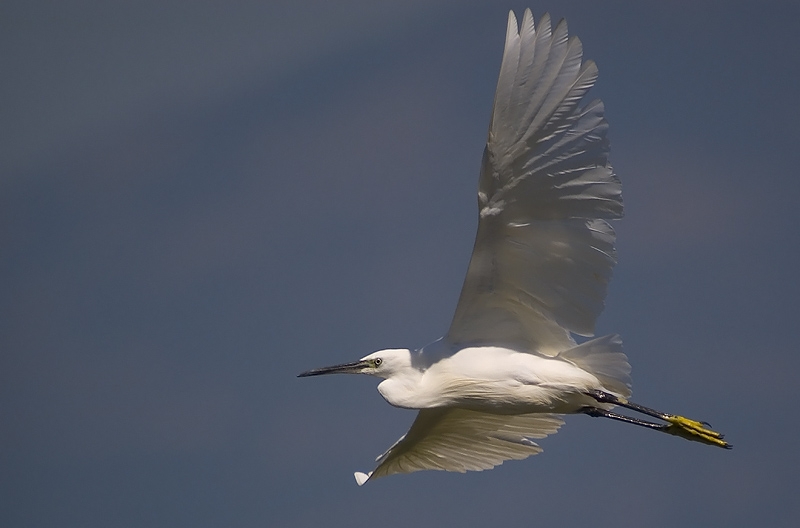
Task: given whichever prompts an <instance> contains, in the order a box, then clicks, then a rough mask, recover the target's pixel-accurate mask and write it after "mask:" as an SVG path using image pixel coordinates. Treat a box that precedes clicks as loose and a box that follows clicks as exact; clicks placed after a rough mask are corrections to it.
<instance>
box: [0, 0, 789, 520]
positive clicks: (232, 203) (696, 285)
mask: <svg viewBox="0 0 800 528" xmlns="http://www.w3.org/2000/svg"><path fill="white" fill-rule="evenodd" d="M798 5H800V4H797V3H796V2H789V1H786V2H761V3H758V4H756V3H754V2H748V3H744V2H730V1H725V2H659V3H656V2H614V1H603V2H562V1H556V0H552V1H549V2H540V3H537V4H534V5H531V6H530V7H532V8H533V10H534V14H535V15H536V17H537V19H538V17H539V16H541V14H542V13H543V12H545V11H549V12H550V13H551V14H552V15H553V17H554V18H555V19H558V18H561V17H566V18H567V20H568V21H569V27H570V33H571V34H577V35H579V36H580V37H581V39H582V40H583V43H584V50H585V57H587V58H592V59H594V60H595V61H596V62H597V64H598V65H599V68H600V79H599V83H598V85H597V87H596V88H595V89H594V90H593V93H594V95H595V96H599V97H602V99H603V100H604V101H605V103H606V108H607V116H608V119H609V121H610V123H611V129H610V138H611V141H612V157H611V159H612V162H613V163H614V167H615V169H616V171H617V173H618V174H619V176H620V178H621V179H622V182H623V189H624V191H623V193H624V199H625V204H626V218H625V219H624V220H623V221H621V222H618V223H616V225H615V227H616V228H617V231H618V235H619V241H618V249H619V257H620V262H619V265H618V266H617V268H616V269H615V277H614V280H613V282H612V284H611V287H610V293H609V297H608V299H607V303H606V310H605V312H604V314H603V315H602V316H601V319H600V321H599V328H598V333H600V334H603V333H611V332H619V333H620V334H621V335H622V336H623V339H624V341H625V345H626V351H627V353H628V355H629V357H630V359H631V363H632V364H633V368H634V370H633V374H634V395H635V396H636V401H640V402H642V403H644V404H646V405H651V406H654V407H656V408H661V409H664V410H667V411H670V412H676V413H682V414H686V415H688V416H690V417H695V418H698V419H705V420H708V421H710V422H711V423H712V424H713V425H714V426H715V427H716V428H717V429H719V430H721V431H723V432H725V433H727V435H728V438H729V439H730V441H731V442H732V443H733V444H734V445H735V448H734V450H733V451H723V450H721V449H715V448H712V447H707V446H703V445H700V444H695V443H690V442H686V441H684V440H682V439H679V438H675V437H670V436H668V435H660V434H656V433H653V432H650V431H646V430H640V429H639V428H634V427H630V426H626V425H624V424H618V423H612V422H610V421H602V420H598V419H592V418H589V417H586V416H575V417H569V418H568V419H567V424H566V426H565V427H563V428H562V430H561V432H560V433H559V434H558V435H555V436H552V437H550V438H547V439H545V440H543V441H542V442H541V444H542V446H543V447H544V449H545V452H544V453H543V454H542V455H539V456H536V457H532V458H530V459H528V460H526V461H523V462H508V463H506V464H505V465H503V466H500V467H498V468H496V469H495V470H493V471H488V472H482V473H469V474H466V475H459V474H451V473H439V472H426V473H417V474H414V475H401V476H395V477H390V478H387V479H381V480H378V481H376V482H371V483H370V484H369V485H367V486H365V487H363V488H358V487H357V486H356V484H355V482H354V480H353V477H352V472H353V471H354V470H368V469H371V467H372V463H373V462H372V461H373V458H374V457H375V456H376V455H378V454H379V453H381V452H382V451H383V450H384V449H385V448H386V447H388V446H389V444H390V443H391V442H393V441H394V440H395V439H396V438H397V437H398V436H400V435H401V434H402V433H404V432H405V430H406V428H407V426H408V425H409V424H410V422H411V420H412V419H413V416H414V413H413V412H410V411H403V410H398V409H394V408H392V407H390V406H389V405H388V404H386V403H385V402H384V401H383V400H382V399H381V398H380V396H379V395H378V393H377V392H376V391H375V386H376V383H377V380H375V379H373V378H367V377H363V378H362V377H343V376H341V377H329V378H317V379H297V378H296V377H295V375H296V374H297V373H299V372H301V371H303V370H306V369H309V368H312V367H319V366H324V365H328V364H332V363H338V362H343V361H350V360H354V359H357V358H359V357H361V356H363V355H365V354H367V353H370V352H372V351H373V350H376V349H379V348H387V347H398V346H404V347H405V346H408V347H418V346H421V345H423V344H425V343H427V342H429V341H431V340H433V339H435V338H437V337H439V336H440V335H441V334H442V333H443V332H444V331H445V330H446V328H447V325H448V324H449V322H450V318H451V316H452V313H453V309H454V307H455V302H456V299H457V296H458V293H459V290H460V287H461V282H462V280H463V276H464V273H465V270H466V265H467V260H468V258H469V254H470V251H471V248H472V243H473V236H474V230H475V226H476V213H477V211H476V203H475V192H476V187H477V176H478V168H479V161H480V156H481V150H482V147H483V143H484V140H485V136H486V129H487V126H488V120H489V112H490V107H491V102H492V97H493V92H494V87H495V82H496V76H497V73H498V70H499V65H500V58H501V55H502V49H503V38H504V33H505V24H506V16H507V11H508V9H510V8H513V9H515V10H516V11H517V13H521V11H522V9H523V8H524V7H527V6H526V4H523V3H519V2H513V3H507V2H498V1H470V2H456V1H450V2H430V1H423V0H419V1H415V2H409V1H404V2H399V1H398V2H387V1H374V0H372V1H366V2H360V1H345V2H328V1H281V2H274V1H272V2H270V1H263V0H262V1H258V2H255V1H253V2H202V3H201V2H176V1H166V0H158V1H150V0H146V1H143V0H136V1H122V2H92V1H67V2H38V1H30V0H29V1H10V0H7V1H5V2H3V3H2V5H0V65H2V68H1V69H2V74H1V75H0V97H1V98H0V100H2V104H0V351H1V352H0V354H1V355H0V497H2V500H0V525H2V526H7V527H23V526H25V527H27V526H31V527H40V526H41V527H45V526H47V527H50V526H58V527H110V526H114V527H139V526H142V527H145V526H146V527H151V526H186V527H212V526H213V527H218V526H242V527H250V526H287V527H288V526H292V527H294V526H327V527H353V526H383V527H387V528H388V527H407V526H499V525H515V526H534V525H536V526H544V525H556V526H562V525H563V526H589V525H591V526H612V525H613V526H620V527H641V526H649V527H667V526H670V527H673V526H705V527H752V526H778V527H781V526H785V527H789V526H792V527H793V526H797V525H798V524H800V503H799V502H798V501H797V497H796V495H797V490H798V489H800V471H798V468H800V456H798V448H797V443H798V437H800V417H798V416H797V412H798V403H797V402H798V394H797V393H798V388H799V386H800V384H798V382H797V379H798V375H800V356H799V355H798V346H797V340H796V337H795V336H794V330H795V329H796V328H797V326H798V316H799V315H800V303H799V302H798V298H800V286H799V285H800V281H799V280H798V270H800V233H798V229H797V204H798V202H799V201H800V182H799V181H798V180H799V178H798V167H800V148H798V140H799V139H800V133H798V123H800V104H798V93H799V92H800V39H799V38H798V36H797V35H798V32H797V21H798V19H800V7H798Z"/></svg>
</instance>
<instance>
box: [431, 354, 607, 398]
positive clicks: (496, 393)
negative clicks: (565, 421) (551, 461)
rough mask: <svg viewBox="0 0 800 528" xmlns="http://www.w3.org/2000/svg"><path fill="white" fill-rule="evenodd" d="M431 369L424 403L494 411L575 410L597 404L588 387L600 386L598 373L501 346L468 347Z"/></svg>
mask: <svg viewBox="0 0 800 528" xmlns="http://www.w3.org/2000/svg"><path fill="white" fill-rule="evenodd" d="M431 370H434V369H431ZM427 374H428V373H426V377H427ZM430 374H431V376H430V377H429V378H428V380H426V381H430V384H427V387H425V388H427V389H429V390H423V391H422V392H423V393H427V398H425V399H426V402H425V403H426V405H423V407H461V408H468V409H473V410H480V411H484V412H491V413H494V414H524V413H558V414H567V413H574V412H577V411H578V410H579V409H581V408H582V407H584V406H587V405H592V404H593V403H595V402H594V400H592V398H591V397H590V396H587V395H586V391H587V390H589V389H593V388H599V382H598V380H597V378H595V377H594V376H593V375H591V374H589V373H587V372H585V371H583V370H582V369H580V368H578V367H576V366H574V365H572V364H570V363H567V362H565V361H561V360H558V359H554V358H544V357H541V356H534V355H531V354H523V353H518V352H514V351H509V350H507V349H500V348H475V349H465V350H462V351H460V352H459V353H458V354H456V355H455V356H453V357H452V361H450V362H443V363H442V365H441V369H440V370H439V371H438V372H431V373H430ZM424 385H426V384H425V383H423V386H424Z"/></svg>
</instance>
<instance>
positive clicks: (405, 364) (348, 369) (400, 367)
mask: <svg viewBox="0 0 800 528" xmlns="http://www.w3.org/2000/svg"><path fill="white" fill-rule="evenodd" d="M411 368H412V366H411V351H410V350H408V349H406V348H390V349H387V350H378V351H377V352H373V353H372V354H369V355H368V356H364V357H363V358H361V359H359V360H358V361H354V362H352V363H344V364H341V365H334V366H332V367H322V368H318V369H312V370H308V371H306V372H303V373H301V374H298V375H297V377H298V378H304V377H306V376H320V375H322V374H369V375H371V376H377V377H379V378H384V379H389V378H391V377H392V376H394V375H395V374H398V373H402V372H404V371H406V370H410V369H411Z"/></svg>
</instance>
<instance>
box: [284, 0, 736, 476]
mask: <svg viewBox="0 0 800 528" xmlns="http://www.w3.org/2000/svg"><path fill="white" fill-rule="evenodd" d="M582 55H583V50H582V46H581V42H580V40H579V39H578V38H577V37H574V36H573V37H571V38H570V37H568V35H567V24H566V22H565V21H564V20H562V21H561V22H559V24H558V25H556V27H555V29H553V30H552V31H551V26H550V17H549V16H548V15H544V16H543V17H542V19H541V20H540V21H539V24H538V25H537V26H534V21H533V16H532V15H531V12H530V10H526V11H525V15H524V16H523V18H522V25H521V27H519V29H518V26H517V19H516V17H515V16H514V13H513V12H510V13H509V16H508V30H507V32H506V42H505V49H504V51H503V61H502V64H501V66H500V78H499V80H498V82H497V92H496V94H495V99H494V106H493V109H492V118H491V123H490V125H489V137H488V140H487V142H486V148H485V150H484V153H483V162H482V165H481V173H480V179H479V183H478V211H479V221H478V233H477V236H476V239H475V247H474V249H473V253H472V258H471V260H470V263H469V268H468V270H467V277H466V279H465V280H464V286H463V289H462V291H461V297H460V298H459V301H458V306H457V307H456V313H455V316H454V317H453V322H452V323H451V325H450V329H449V330H448V331H447V334H446V335H445V336H444V337H442V338H441V339H439V340H437V341H434V342H433V343H431V344H429V345H426V346H424V347H423V348H421V349H418V350H408V349H389V350H379V351H377V352H374V353H372V354H369V355H368V356H365V357H363V358H361V359H360V360H359V361H356V362H353V363H347V364H343V365H336V366H333V367H326V368H320V369H314V370H309V371H307V372H303V373H302V374H300V376H301V377H304V376H316V375H320V374H332V373H353V374H370V375H372V376H377V377H379V378H383V379H384V381H382V382H381V383H380V384H379V385H378V391H379V392H380V393H381V395H382V396H383V397H384V398H385V399H386V401H388V402H389V403H390V404H391V405H394V406H396V407H402V408H407V409H419V413H418V414H417V417H416V419H415V420H414V423H413V424H412V425H411V429H410V430H409V431H408V432H407V433H406V434H405V435H403V436H402V437H401V438H400V439H399V440H398V441H397V442H395V443H394V445H392V446H391V447H390V448H389V449H388V450H387V451H386V452H385V453H383V454H382V455H381V456H379V457H378V458H377V462H378V465H377V467H376V468H375V469H374V470H373V471H371V472H369V473H361V472H357V473H355V478H356V481H357V482H358V484H359V485H363V484H364V483H365V482H367V481H368V480H374V479H376V478H378V477H383V476H386V475H392V474H395V473H412V472H414V471H421V470H425V469H437V470H444V471H458V472H461V473H463V472H465V471H480V470H484V469H490V468H492V467H494V466H496V465H498V464H502V463H503V461H505V460H509V459H516V460H521V459H524V458H527V457H529V456H531V455H535V454H537V453H540V452H541V451H542V449H541V448H540V447H539V446H538V445H537V444H536V443H534V442H533V440H532V439H536V438H544V437H545V436H547V435H549V434H553V433H555V432H556V431H558V428H559V427H560V426H561V425H562V424H563V423H564V422H563V421H562V419H561V418H560V416H559V415H562V414H575V413H583V414H588V415H589V416H595V417H606V418H611V419H614V420H619V421H622V422H627V423H632V424H636V425H640V426H643V427H648V428H651V429H655V430H657V431H662V432H666V433H670V434H674V435H677V436H681V437H683V438H686V439H689V440H695V441H699V442H703V443H707V444H711V445H716V446H719V447H723V448H728V449H729V448H730V447H731V446H730V444H728V443H727V442H726V441H725V440H723V437H722V435H721V434H719V433H717V432H715V431H712V430H711V429H710V426H708V424H706V423H705V422H699V421H695V420H690V419H688V418H684V417H683V416H678V415H673V414H667V413H663V412H659V411H656V410H653V409H650V408H648V407H644V406H641V405H638V404H635V403H632V402H630V401H629V400H628V398H629V396H630V394H631V380H630V371H631V367H630V365H629V364H628V360H627V358H626V356H625V354H623V353H622V341H621V340H620V338H619V336H616V335H610V336H605V337H600V338H597V339H592V340H590V341H586V342H583V343H581V344H578V343H577V342H576V341H575V339H574V337H573V335H578V336H592V335H593V333H594V326H595V320H596V319H597V317H598V315H599V314H600V312H601V311H602V309H603V300H604V298H605V295H606V288H607V285H608V281H609V279H610V278H611V269H612V267H613V266H614V264H615V263H616V255H615V251H614V240H615V235H614V230H613V228H612V227H611V225H609V223H608V221H609V220H613V219H617V218H621V217H622V197H621V185H620V182H619V180H618V179H617V177H616V175H615V174H614V173H613V171H612V169H611V165H610V164H609V162H608V152H609V144H608V139H606V132H607V130H608V123H607V122H606V120H605V118H604V116H603V103H602V102H601V101H599V100H595V101H592V102H590V103H588V104H586V105H583V106H581V104H580V103H581V100H582V99H583V96H584V95H585V94H586V92H587V91H588V90H589V88H591V87H592V85H593V84H594V82H595V80H596V79H597V67H596V66H595V64H594V62H592V61H585V62H583V61H582ZM614 407H624V408H627V409H629V410H632V411H636V412H638V413H642V414H644V415H647V416H649V417H653V418H657V419H658V420H660V421H659V422H653V421H645V420H642V419H639V418H633V417H630V416H626V415H623V414H618V413H616V412H613V411H612V409H613V408H614Z"/></svg>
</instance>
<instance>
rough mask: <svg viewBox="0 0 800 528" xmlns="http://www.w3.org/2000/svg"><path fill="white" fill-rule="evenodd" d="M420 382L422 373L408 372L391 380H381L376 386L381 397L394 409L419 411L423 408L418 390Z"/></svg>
mask: <svg viewBox="0 0 800 528" xmlns="http://www.w3.org/2000/svg"><path fill="white" fill-rule="evenodd" d="M421 382H422V372H420V371H417V370H409V371H408V372H403V373H402V374H399V375H395V376H392V378H391V379H386V380H383V381H382V382H381V383H380V384H379V385H378V392H380V393H381V396H383V398H384V399H385V400H386V401H387V402H389V403H390V404H391V405H394V406H395V407H402V408H405V409H420V408H422V407H424V405H422V402H420V396H421V392H422V391H420V390H419V388H420V385H421Z"/></svg>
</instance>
